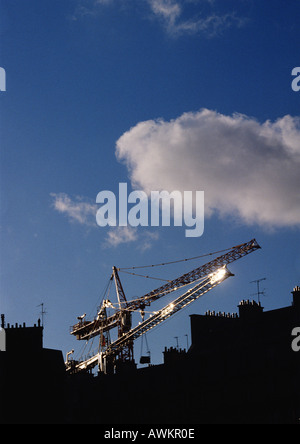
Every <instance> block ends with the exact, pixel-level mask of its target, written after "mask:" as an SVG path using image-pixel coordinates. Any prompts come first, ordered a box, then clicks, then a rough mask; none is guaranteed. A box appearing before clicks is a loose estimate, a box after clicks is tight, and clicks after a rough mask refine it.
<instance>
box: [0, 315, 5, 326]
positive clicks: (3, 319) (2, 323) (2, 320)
mask: <svg viewBox="0 0 300 444" xmlns="http://www.w3.org/2000/svg"><path fill="white" fill-rule="evenodd" d="M1 328H5V315H4V314H2V315H1Z"/></svg>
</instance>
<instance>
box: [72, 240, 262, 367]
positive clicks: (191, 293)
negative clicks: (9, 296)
mask: <svg viewBox="0 0 300 444" xmlns="http://www.w3.org/2000/svg"><path fill="white" fill-rule="evenodd" d="M260 248H261V247H260V246H259V245H258V243H257V242H256V240H255V239H252V240H251V241H250V242H247V243H244V244H241V245H238V246H235V247H233V248H231V249H230V250H229V251H228V252H227V253H225V254H223V255H221V256H219V257H217V258H216V259H214V260H212V261H210V262H208V263H206V264H204V265H202V266H201V267H198V268H196V269H194V270H192V271H190V272H188V273H185V274H183V275H182V276H180V277H178V278H176V279H174V280H172V281H169V282H168V283H167V284H164V285H162V286H161V287H159V288H156V289H155V290H152V291H151V292H149V293H147V294H145V295H144V296H142V297H140V298H138V299H135V300H134V301H127V299H126V296H125V293H124V289H123V286H122V283H121V281H120V277H119V274H118V271H120V269H118V268H116V267H113V273H112V276H111V280H114V281H115V287H116V293H117V298H118V305H119V309H118V310H116V312H115V313H114V314H113V315H112V316H106V315H105V316H103V313H105V314H106V310H103V306H102V307H101V309H100V311H99V313H98V314H97V316H96V318H95V319H94V320H93V321H86V320H85V317H80V318H78V319H79V322H78V323H77V324H76V325H74V326H73V328H72V331H71V334H72V335H75V336H76V338H77V339H78V340H89V339H91V338H94V337H96V336H99V335H100V336H101V335H103V333H104V332H108V331H109V330H110V329H112V328H115V327H117V328H118V339H117V340H115V341H114V342H112V343H110V344H107V347H106V348H105V349H104V350H103V349H102V350H101V352H99V353H97V354H95V355H94V356H92V357H91V358H89V359H87V360H85V361H82V362H79V363H77V364H76V367H75V369H74V368H73V369H71V367H70V366H69V368H68V365H67V370H68V371H74V372H79V371H83V370H88V369H91V368H93V367H94V366H96V365H97V364H98V365H99V368H100V369H101V370H102V371H105V368H106V363H107V360H109V359H111V360H113V359H114V360H118V361H121V362H126V361H133V343H134V341H135V340H136V339H138V338H139V337H140V336H141V335H143V334H144V333H146V332H147V331H149V330H151V329H152V328H154V327H156V326H157V325H159V324H161V323H162V322H164V321H165V320H166V319H168V318H169V317H170V316H172V315H174V314H175V313H177V312H178V311H180V310H181V309H183V308H185V307H186V306H187V305H188V304H190V303H191V302H193V301H195V300H197V299H198V298H199V297H201V296H202V295H204V294H206V293H207V292H208V291H210V290H212V289H213V288H214V287H216V286H217V285H219V284H221V283H222V282H223V281H224V280H226V279H227V278H228V277H230V276H233V275H232V274H231V273H230V271H229V270H228V269H227V265H229V264H230V263H232V262H234V261H236V260H238V259H240V258H242V257H244V256H246V255H248V254H250V253H252V252H254V251H256V250H258V249H260ZM193 283H196V285H195V286H194V287H193V288H191V289H189V290H187V291H186V292H185V293H184V294H183V295H181V296H179V297H178V298H177V299H175V300H174V301H173V302H172V303H170V304H168V305H167V306H165V307H164V308H163V309H161V310H159V311H158V312H156V313H155V314H153V315H152V316H150V318H149V319H147V320H143V322H142V323H141V324H139V325H138V326H137V327H135V328H132V319H131V318H132V312H133V311H136V310H141V311H143V310H144V309H145V307H146V306H149V305H150V304H151V303H152V302H154V301H156V300H158V299H160V298H162V297H163V296H165V295H167V294H169V293H171V292H172V291H176V290H178V289H180V288H182V287H184V286H186V285H189V284H193ZM107 302H108V301H104V303H103V305H104V304H105V303H107Z"/></svg>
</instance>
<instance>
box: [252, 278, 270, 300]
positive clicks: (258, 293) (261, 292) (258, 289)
mask: <svg viewBox="0 0 300 444" xmlns="http://www.w3.org/2000/svg"><path fill="white" fill-rule="evenodd" d="M266 280H267V278H261V279H257V280H254V281H251V282H250V284H256V286H257V292H256V293H254V295H253V296H255V295H257V299H258V303H259V304H260V296H265V294H266V291H265V290H263V291H261V289H260V283H261V282H262V281H266Z"/></svg>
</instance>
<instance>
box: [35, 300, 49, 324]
mask: <svg viewBox="0 0 300 444" xmlns="http://www.w3.org/2000/svg"><path fill="white" fill-rule="evenodd" d="M44 305H45V304H44V302H42V303H41V304H40V305H37V307H42V310H41V311H40V315H41V316H42V327H44V315H46V314H47V312H46V311H45V310H44Z"/></svg>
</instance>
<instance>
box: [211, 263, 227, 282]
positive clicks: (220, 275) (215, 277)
mask: <svg viewBox="0 0 300 444" xmlns="http://www.w3.org/2000/svg"><path fill="white" fill-rule="evenodd" d="M226 274H227V270H226V268H225V267H223V268H220V269H219V270H218V271H216V272H215V273H212V274H211V283H212V284H215V283H216V282H219V281H221V280H222V279H224V277H225V276H226Z"/></svg>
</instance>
